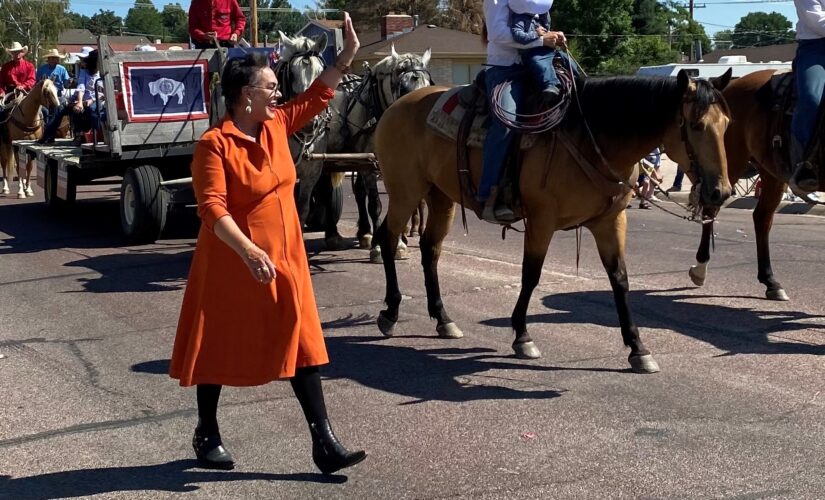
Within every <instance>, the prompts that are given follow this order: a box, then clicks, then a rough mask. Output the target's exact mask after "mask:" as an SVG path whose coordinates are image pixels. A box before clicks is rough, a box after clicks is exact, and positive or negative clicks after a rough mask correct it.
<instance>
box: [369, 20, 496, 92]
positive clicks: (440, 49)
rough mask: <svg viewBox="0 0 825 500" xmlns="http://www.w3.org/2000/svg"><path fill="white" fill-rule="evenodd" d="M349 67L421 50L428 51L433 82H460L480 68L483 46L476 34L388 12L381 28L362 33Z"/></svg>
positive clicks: (461, 83)
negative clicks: (359, 44)
mask: <svg viewBox="0 0 825 500" xmlns="http://www.w3.org/2000/svg"><path fill="white" fill-rule="evenodd" d="M359 39H360V40H361V48H360V49H359V50H358V54H357V55H356V56H355V61H354V63H353V68H358V67H360V65H361V64H363V63H368V64H370V65H371V66H374V65H375V63H377V62H378V61H380V60H381V59H383V58H385V57H387V56H388V55H390V54H391V53H392V47H393V46H394V47H395V51H396V52H398V53H399V54H402V53H405V52H414V53H418V54H422V53H424V51H426V50H427V49H430V50H431V51H432V56H431V58H430V64H429V69H430V74H431V75H432V77H433V81H434V82H435V84H436V85H464V84H467V83H470V82H472V81H473V79H475V76H476V74H477V73H478V72H479V71H481V70H482V69H483V68H484V63H485V61H486V59H487V48H486V47H485V46H484V43H483V42H482V41H481V37H480V36H479V35H476V34H473V33H467V32H465V31H458V30H452V29H447V28H441V27H439V26H436V25H433V24H423V25H420V24H418V20H417V16H415V17H413V16H409V15H406V14H390V15H387V16H384V17H383V18H382V20H381V30H380V32H377V33H365V34H364V36H363V37H362V36H361V34H359Z"/></svg>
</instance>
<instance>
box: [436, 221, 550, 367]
mask: <svg viewBox="0 0 825 500" xmlns="http://www.w3.org/2000/svg"><path fill="white" fill-rule="evenodd" d="M434 216H435V214H434V213H433V212H432V211H430V213H429V217H430V220H429V221H427V226H428V227H427V231H429V226H430V225H431V224H432V219H433V218H434ZM526 226H527V229H526V231H525V234H524V256H523V258H522V262H521V291H520V292H519V296H518V301H516V307H515V308H514V309H513V314H512V315H511V316H510V324H511V325H512V327H513V332H515V335H516V337H515V340H513V351H514V352H515V353H516V357H518V358H522V359H538V358H540V357H541V351H539V348H538V347H536V344H535V343H534V342H533V338H532V337H530V334H529V333H527V308H528V307H529V306H530V297H531V296H532V295H533V290H535V289H536V286H538V284H539V279H540V278H541V268H542V266H543V265H544V258H545V257H546V256H547V248H548V247H549V246H550V240H551V239H552V238H553V230H552V229H551V228H552V227H553V224H552V223H551V221H546V220H544V218H543V217H539V216H534V217H531V218H529V219H527V221H526Z"/></svg>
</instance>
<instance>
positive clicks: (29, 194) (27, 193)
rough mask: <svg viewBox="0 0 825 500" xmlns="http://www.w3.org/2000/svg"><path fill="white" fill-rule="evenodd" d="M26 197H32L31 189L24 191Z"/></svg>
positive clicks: (32, 191)
mask: <svg viewBox="0 0 825 500" xmlns="http://www.w3.org/2000/svg"><path fill="white" fill-rule="evenodd" d="M26 196H28V197H30V198H31V197H32V196H34V190H33V189H32V188H28V189H26Z"/></svg>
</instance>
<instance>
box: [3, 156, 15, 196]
mask: <svg viewBox="0 0 825 500" xmlns="http://www.w3.org/2000/svg"><path fill="white" fill-rule="evenodd" d="M11 151H12V149H11V145H6V144H4V145H0V166H2V167H3V190H2V194H9V171H11V161H12V159H13V158H11V157H10V156H9V155H10V153H11Z"/></svg>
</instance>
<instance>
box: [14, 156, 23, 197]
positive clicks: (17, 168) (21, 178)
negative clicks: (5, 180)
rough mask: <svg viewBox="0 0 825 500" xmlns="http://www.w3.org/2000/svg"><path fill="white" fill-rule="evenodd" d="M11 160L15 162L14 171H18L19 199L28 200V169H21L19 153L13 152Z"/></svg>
mask: <svg viewBox="0 0 825 500" xmlns="http://www.w3.org/2000/svg"><path fill="white" fill-rule="evenodd" d="M11 160H12V161H13V162H14V163H13V166H14V169H15V170H17V198H18V199H20V200H23V199H25V198H26V186H25V182H26V175H25V174H26V167H23V168H20V164H19V163H18V161H17V153H14V152H12V155H11Z"/></svg>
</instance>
